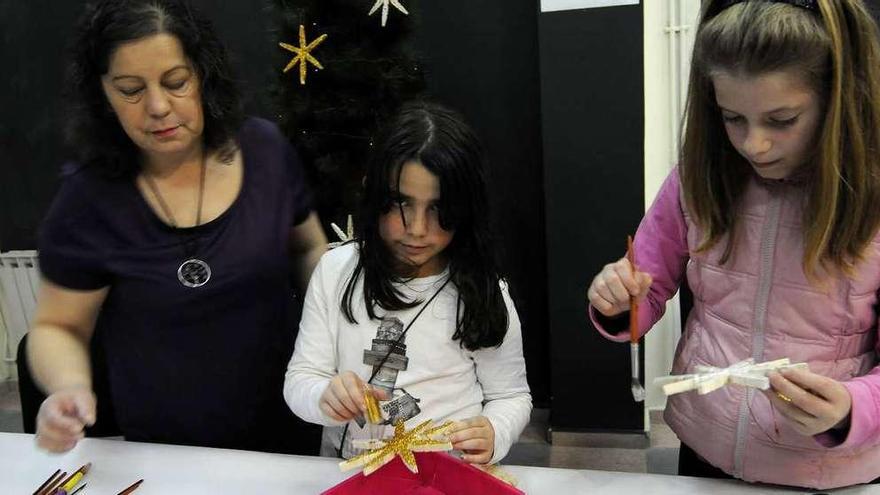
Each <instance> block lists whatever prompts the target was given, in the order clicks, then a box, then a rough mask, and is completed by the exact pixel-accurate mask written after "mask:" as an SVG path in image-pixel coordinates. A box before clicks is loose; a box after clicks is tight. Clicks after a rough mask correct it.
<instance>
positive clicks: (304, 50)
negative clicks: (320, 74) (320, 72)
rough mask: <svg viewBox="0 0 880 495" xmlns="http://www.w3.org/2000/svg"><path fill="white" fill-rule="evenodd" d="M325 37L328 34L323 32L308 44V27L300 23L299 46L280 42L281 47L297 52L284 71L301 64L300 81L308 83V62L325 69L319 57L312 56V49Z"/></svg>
mask: <svg viewBox="0 0 880 495" xmlns="http://www.w3.org/2000/svg"><path fill="white" fill-rule="evenodd" d="M325 39H327V35H326V34H322V35H321V36H319V37H318V38H317V39H315V40H314V41H312V42H311V43H309V44H306V27H305V26H303V25H302V24H300V25H299V46H298V47H296V46H293V45H291V44H288V43H278V44H279V45H280V46H281V48H284V49H285V50H287V51H291V52H293V53H295V54H296V57H293V59H292V60H291V61H290V62H288V64H287V67H285V68H284V71H283V72H287V71H289V70H290V69H292V68H293V66H294V65H296V64H297V63H298V64H299V83H300V84H303V85H304V84H305V83H306V70H307V69H308V64H309V63H312V64H314V66H315V67H317V68H319V69H323V68H324V66H322V65H321V62H318V59H316V58H315V57H313V56H312V53H311V52H312V50H314V49H315V48H316V47H317V46H318V45H320V44H321V42H323V41H324V40H325Z"/></svg>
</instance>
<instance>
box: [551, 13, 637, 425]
mask: <svg viewBox="0 0 880 495" xmlns="http://www.w3.org/2000/svg"><path fill="white" fill-rule="evenodd" d="M539 25H540V53H541V57H540V59H541V104H542V115H543V119H542V123H543V136H544V179H545V189H546V209H547V216H546V218H547V221H546V229H547V258H548V263H547V272H548V300H549V315H550V318H549V324H550V334H551V346H550V356H551V362H552V363H553V366H552V367H551V379H552V384H553V386H552V401H551V410H550V424H551V427H552V428H553V429H554V430H557V431H558V430H592V429H618V430H636V431H641V430H642V429H643V409H642V404H637V403H634V402H633V400H632V396H631V394H630V379H629V369H630V368H629V346H628V345H621V344H615V343H612V342H609V341H607V340H605V339H604V338H602V337H601V336H600V335H599V334H598V333H597V332H596V331H595V330H594V329H593V327H592V324H591V323H590V322H589V319H588V318H587V314H586V288H587V286H588V285H589V283H590V280H591V279H592V277H593V276H594V275H595V274H596V273H598V272H599V270H600V269H601V268H602V266H603V265H604V264H606V263H608V262H610V261H612V260H616V259H618V258H620V257H621V256H622V255H623V254H624V252H625V250H626V236H627V234H631V233H634V232H635V229H636V226H637V225H638V222H639V219H640V218H641V216H642V213H643V204H644V192H643V191H644V173H643V169H644V158H643V156H644V131H643V127H644V124H643V122H644V96H643V80H644V69H643V63H642V54H643V51H644V50H643V47H642V39H643V36H642V32H643V31H642V9H641V6H640V5H636V6H626V7H610V8H596V9H584V10H572V11H562V12H548V13H543V14H541V16H540V23H539Z"/></svg>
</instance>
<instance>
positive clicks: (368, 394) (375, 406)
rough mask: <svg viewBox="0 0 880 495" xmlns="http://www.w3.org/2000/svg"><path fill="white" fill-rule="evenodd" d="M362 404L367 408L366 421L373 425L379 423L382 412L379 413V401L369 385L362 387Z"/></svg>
mask: <svg viewBox="0 0 880 495" xmlns="http://www.w3.org/2000/svg"><path fill="white" fill-rule="evenodd" d="M364 404H366V406H367V421H369V422H370V423H372V424H374V425H377V424H379V423H381V422H382V412H381V411H379V401H378V400H377V399H376V396H375V395H373V389H371V388H370V386H369V385H364Z"/></svg>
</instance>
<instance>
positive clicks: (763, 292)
mask: <svg viewBox="0 0 880 495" xmlns="http://www.w3.org/2000/svg"><path fill="white" fill-rule="evenodd" d="M780 193H781V191H776V190H772V189H771V190H770V191H768V194H770V195H771V200H770V203H769V204H768V206H767V216H766V220H765V222H764V227H763V229H762V231H761V260H760V262H761V267H760V272H759V276H758V290H757V294H756V295H755V313H754V318H753V320H752V358H753V359H754V360H755V362H756V363H760V362H761V361H763V360H764V331H765V327H766V324H767V304H768V302H769V300H770V288H771V287H772V282H773V254H774V251H775V250H776V235H777V233H778V231H779V217H780V212H781V210H782V195H781V194H780ZM754 395H755V391H754V389H752V388H748V389H747V390H746V392H745V393H744V394H743V397H742V399H741V400H740V403H739V421H738V423H737V426H736V447H735V449H734V452H733V470H734V475H735V476H736V477H737V478H742V477H743V458H744V456H745V448H746V438H747V437H748V431H749V404H751V402H752V398H753V397H754Z"/></svg>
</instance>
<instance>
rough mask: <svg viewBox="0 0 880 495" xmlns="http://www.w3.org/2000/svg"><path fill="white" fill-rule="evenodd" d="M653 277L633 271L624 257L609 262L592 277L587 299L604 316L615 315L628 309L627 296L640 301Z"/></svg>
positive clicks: (649, 286)
mask: <svg viewBox="0 0 880 495" xmlns="http://www.w3.org/2000/svg"><path fill="white" fill-rule="evenodd" d="M651 282H653V279H652V278H651V276H650V275H648V274H647V273H645V272H640V271H634V270H633V266H632V264H630V262H629V260H627V259H626V258H621V259H619V260H617V261H615V262H614V263H609V264H607V265H605V267H604V268H602V271H601V272H599V274H598V275H596V278H594V279H593V283H592V284H590V288H589V289H587V299H589V301H590V304H592V305H593V307H594V308H596V310H597V311H599V312H600V313H602V314H603V315H605V316H608V317H611V316H617V315H619V314H620V313H623V312H624V311H629V298H630V296H635V297H636V299H638V300H639V301H641V300H642V299H644V298H645V296H647V295H648V289H650V288H651Z"/></svg>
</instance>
